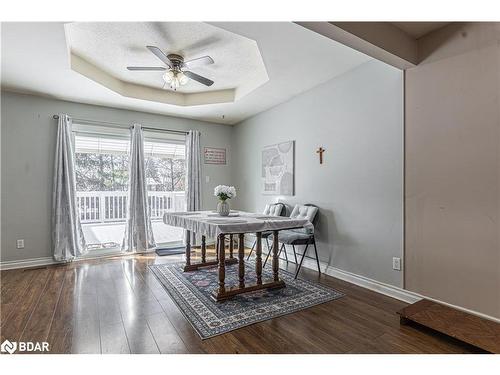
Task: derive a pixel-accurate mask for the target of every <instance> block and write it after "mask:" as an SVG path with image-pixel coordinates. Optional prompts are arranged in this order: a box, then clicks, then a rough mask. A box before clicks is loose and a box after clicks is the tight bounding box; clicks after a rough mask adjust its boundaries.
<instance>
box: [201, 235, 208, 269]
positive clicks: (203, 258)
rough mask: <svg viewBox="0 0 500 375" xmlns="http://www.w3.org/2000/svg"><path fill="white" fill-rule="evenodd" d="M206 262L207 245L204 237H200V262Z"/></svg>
mask: <svg viewBox="0 0 500 375" xmlns="http://www.w3.org/2000/svg"><path fill="white" fill-rule="evenodd" d="M206 261H207V244H206V238H205V236H201V262H202V263H205V262H206Z"/></svg>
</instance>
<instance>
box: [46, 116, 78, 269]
mask: <svg viewBox="0 0 500 375" xmlns="http://www.w3.org/2000/svg"><path fill="white" fill-rule="evenodd" d="M71 124H72V120H71V118H70V117H69V116H68V115H65V114H63V113H61V114H60V115H59V122H58V125H57V141H56V154H55V163H54V186H53V193H52V244H53V246H54V259H55V260H57V261H71V260H73V259H74V258H76V257H79V256H81V255H84V254H85V253H86V252H87V249H86V244H85V238H84V237H83V231H82V225H81V223H80V217H79V216H78V208H77V204H76V178H75V164H74V158H73V145H72V142H71Z"/></svg>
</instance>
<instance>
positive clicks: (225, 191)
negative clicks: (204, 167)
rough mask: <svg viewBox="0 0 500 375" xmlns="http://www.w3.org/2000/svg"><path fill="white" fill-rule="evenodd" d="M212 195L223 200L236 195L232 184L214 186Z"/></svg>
mask: <svg viewBox="0 0 500 375" xmlns="http://www.w3.org/2000/svg"><path fill="white" fill-rule="evenodd" d="M214 195H215V196H216V197H217V198H219V200H221V201H223V202H225V201H226V199H231V198H234V197H236V189H235V188H234V186H227V185H219V186H216V187H215V189H214Z"/></svg>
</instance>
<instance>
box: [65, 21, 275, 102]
mask: <svg viewBox="0 0 500 375" xmlns="http://www.w3.org/2000/svg"><path fill="white" fill-rule="evenodd" d="M65 30H66V41H67V44H68V48H69V51H70V59H71V68H72V69H73V70H74V71H76V72H78V73H81V74H83V75H84V76H86V77H88V78H90V79H92V80H94V81H96V82H97V83H99V84H102V85H103V86H106V87H107V88H109V89H111V90H113V91H116V92H118V93H119V94H121V95H123V96H128V97H135V98H138V99H146V100H152V101H157V102H162V103H168V104H173V105H187V106H189V105H200V104H213V103H227V102H233V101H235V100H238V99H240V98H242V97H243V96H245V95H246V94H248V93H249V92H251V91H253V90H255V89H256V88H257V87H259V86H260V85H262V84H264V83H265V82H267V81H268V80H269V78H268V75H267V71H266V68H265V66H264V62H263V61H262V56H261V55H260V51H259V48H258V47H257V43H256V42H255V41H254V40H251V39H249V38H246V37H244V36H241V35H238V34H235V33H232V32H230V31H226V30H224V29H221V28H219V27H216V26H212V25H209V24H207V23H203V22H170V23H158V22H125V23H124V22H109V23H105V22H78V23H68V24H66V25H65ZM146 45H151V46H157V47H158V48H160V49H161V50H162V51H163V52H164V53H165V54H167V55H168V54H170V53H175V54H178V55H181V56H183V57H184V59H185V61H187V60H191V59H195V58H198V57H201V56H205V55H209V56H210V57H212V58H213V59H214V61H215V63H214V64H212V65H207V66H199V67H195V68H193V69H190V70H192V71H193V72H195V73H197V74H200V75H202V76H204V77H207V78H209V79H211V80H213V81H214V82H215V83H214V84H213V85H212V86H210V87H207V86H204V85H202V84H200V83H198V82H196V81H194V80H190V81H189V82H188V83H187V84H186V85H184V86H181V87H179V88H178V89H177V91H173V90H171V89H170V87H168V86H167V87H166V88H164V87H163V86H164V81H163V78H162V75H163V72H151V71H150V72H141V71H129V70H127V66H154V67H156V66H160V67H164V66H165V65H164V64H163V63H162V62H161V61H160V60H159V59H158V58H157V57H156V56H155V55H153V54H152V53H151V52H150V51H149V50H148V49H147V48H146Z"/></svg>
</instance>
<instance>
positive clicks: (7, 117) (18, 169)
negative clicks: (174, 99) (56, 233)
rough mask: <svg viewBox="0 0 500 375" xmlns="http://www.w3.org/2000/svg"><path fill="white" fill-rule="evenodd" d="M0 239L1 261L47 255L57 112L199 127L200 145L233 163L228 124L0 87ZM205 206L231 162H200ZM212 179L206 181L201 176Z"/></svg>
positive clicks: (212, 201) (211, 204) (227, 179)
mask: <svg viewBox="0 0 500 375" xmlns="http://www.w3.org/2000/svg"><path fill="white" fill-rule="evenodd" d="M1 109H2V116H1V120H2V122H1V132H2V134H1V144H2V150H1V158H2V160H1V165H2V175H1V177H2V202H1V203H2V208H1V212H2V217H1V221H2V238H1V246H2V248H1V258H0V259H1V261H12V260H21V259H32V258H40V257H50V256H52V252H51V238H50V233H51V228H50V222H51V204H52V195H51V194H52V176H53V164H54V149H55V138H56V130H57V129H56V128H57V126H56V121H55V120H54V119H53V118H52V116H53V115H54V114H55V113H59V112H64V113H68V114H70V115H73V116H74V117H79V118H85V119H98V120H102V121H112V122H119V123H125V124H132V123H134V122H138V123H142V124H145V125H151V126H155V127H160V128H166V129H178V130H189V129H193V130H194V129H197V130H200V131H201V132H202V137H201V145H202V147H204V146H212V147H226V148H227V149H228V150H227V151H228V161H229V163H230V162H231V149H230V146H229V144H230V139H231V131H232V128H231V127H230V126H226V125H218V124H213V123H206V122H200V121H194V120H187V119H180V118H175V117H167V116H159V115H153V114H147V113H142V112H134V111H127V110H120V109H113V108H107V107H99V106H92V105H86V104H78V103H71V102H65V101H60V100H53V99H48V98H42V97H37V96H30V95H20V94H14V93H9V92H2V97H1ZM202 168H203V170H202V173H203V181H202V185H203V197H202V201H203V204H204V206H205V207H214V205H215V204H216V201H215V199H214V197H213V195H212V194H213V188H214V186H215V184H216V183H217V184H219V183H225V184H229V183H230V165H229V164H228V165H226V166H218V165H205V164H204V165H203V166H202ZM206 175H208V176H210V182H209V183H206V182H205V176H206ZM18 238H24V239H25V248H24V249H16V239H18Z"/></svg>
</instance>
